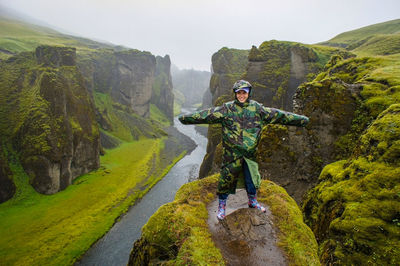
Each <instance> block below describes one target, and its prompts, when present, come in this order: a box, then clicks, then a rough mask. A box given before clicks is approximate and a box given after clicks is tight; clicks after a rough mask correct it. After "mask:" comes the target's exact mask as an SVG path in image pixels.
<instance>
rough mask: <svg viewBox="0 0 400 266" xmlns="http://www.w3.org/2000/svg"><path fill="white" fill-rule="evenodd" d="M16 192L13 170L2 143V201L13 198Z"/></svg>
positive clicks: (0, 174)
mask: <svg viewBox="0 0 400 266" xmlns="http://www.w3.org/2000/svg"><path fill="white" fill-rule="evenodd" d="M14 193H15V184H14V182H13V180H12V172H11V170H10V167H9V165H8V161H7V160H6V157H5V156H4V154H3V147H2V146H1V145H0V203H2V202H4V201H7V200H9V199H10V198H12V196H14Z"/></svg>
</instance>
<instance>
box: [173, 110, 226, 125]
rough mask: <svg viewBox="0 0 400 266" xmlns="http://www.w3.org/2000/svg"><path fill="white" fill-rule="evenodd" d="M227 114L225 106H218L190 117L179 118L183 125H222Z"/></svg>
mask: <svg viewBox="0 0 400 266" xmlns="http://www.w3.org/2000/svg"><path fill="white" fill-rule="evenodd" d="M224 114H225V106H218V107H213V108H209V109H205V110H202V111H198V112H195V113H193V114H189V115H181V116H179V117H178V119H179V121H181V123H182V124H216V123H221V121H222V118H223V117H224Z"/></svg>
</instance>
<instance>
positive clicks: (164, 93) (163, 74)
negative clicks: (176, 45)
mask: <svg viewBox="0 0 400 266" xmlns="http://www.w3.org/2000/svg"><path fill="white" fill-rule="evenodd" d="M172 89H173V86H172V77H171V60H170V58H169V56H168V55H166V56H165V57H161V56H157V57H156V71H155V80H154V84H153V88H152V97H151V101H150V102H151V103H153V104H155V105H156V106H157V107H158V109H160V110H161V111H162V112H163V113H164V114H165V115H166V116H167V117H168V119H169V121H170V122H173V120H174V94H173V92H172Z"/></svg>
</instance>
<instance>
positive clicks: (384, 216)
mask: <svg viewBox="0 0 400 266" xmlns="http://www.w3.org/2000/svg"><path fill="white" fill-rule="evenodd" d="M399 144H400V105H399V104H394V105H391V106H390V107H389V108H388V109H387V110H385V111H384V112H382V114H380V115H379V117H378V118H377V119H376V120H375V121H374V122H373V123H372V124H371V126H370V127H369V128H368V129H367V130H366V131H365V133H364V134H362V136H361V137H360V140H359V141H358V142H357V148H355V149H354V152H353V154H352V156H351V157H350V159H348V160H342V161H338V162H335V163H332V164H329V165H327V166H326V167H325V168H324V170H323V171H322V173H321V175H320V177H319V183H318V185H317V186H316V187H315V188H314V189H312V190H311V191H310V192H309V193H308V195H307V198H306V200H305V202H304V206H303V209H304V213H305V217H306V221H307V223H308V224H309V225H310V227H311V228H312V230H313V231H314V233H315V235H316V237H317V240H318V242H319V244H320V258H321V260H322V263H324V264H341V265H365V264H372V265H398V264H399V263H400V190H399V184H400V167H399V166H400V160H399V158H400V145H399Z"/></svg>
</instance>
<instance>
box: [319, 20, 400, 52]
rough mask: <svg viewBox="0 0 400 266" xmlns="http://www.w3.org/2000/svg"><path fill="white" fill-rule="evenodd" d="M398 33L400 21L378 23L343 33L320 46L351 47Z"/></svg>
mask: <svg viewBox="0 0 400 266" xmlns="http://www.w3.org/2000/svg"><path fill="white" fill-rule="evenodd" d="M399 32H400V19H396V20H391V21H387V22H383V23H378V24H374V25H370V26H366V27H363V28H360V29H355V30H352V31H347V32H343V33H341V34H339V35H337V36H335V37H334V38H332V39H330V40H329V41H326V42H323V43H321V44H323V45H328V46H336V47H343V48H347V47H351V46H353V49H354V48H355V47H354V46H355V45H356V44H359V45H360V44H362V43H363V42H365V41H366V40H368V39H369V38H371V37H373V36H375V35H377V34H395V33H399Z"/></svg>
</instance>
